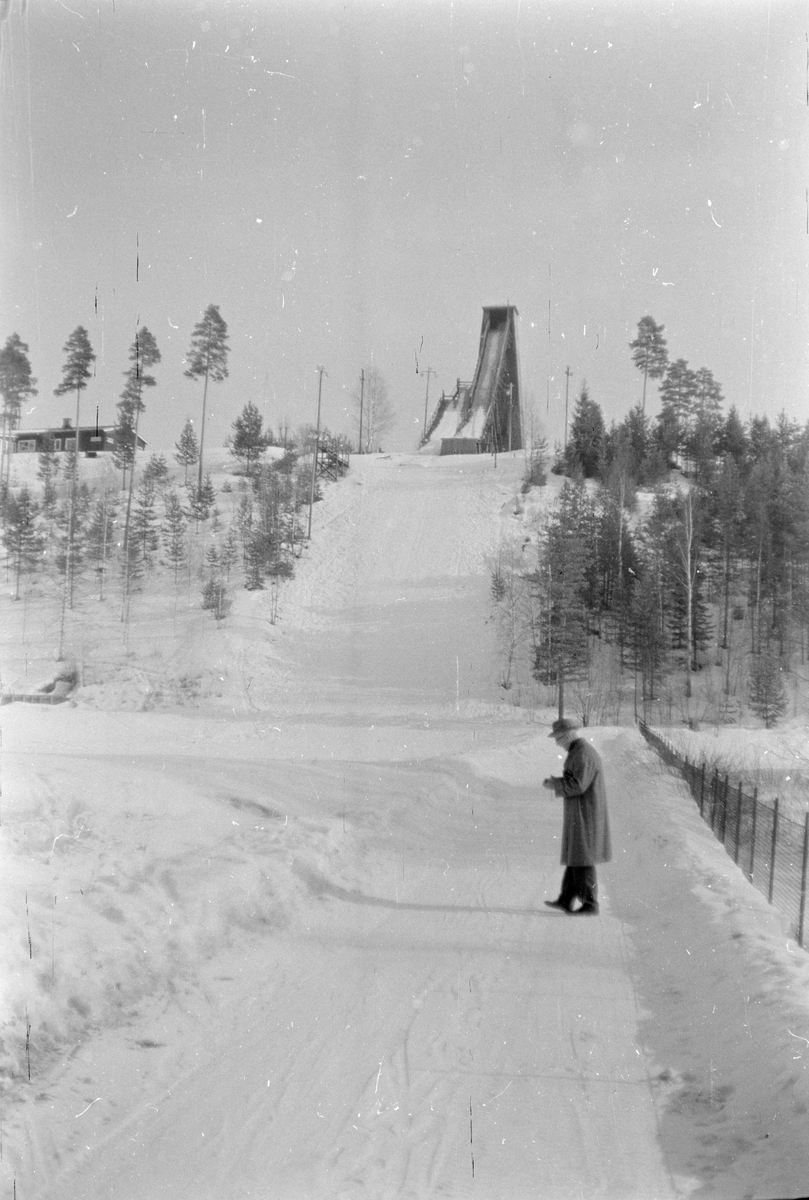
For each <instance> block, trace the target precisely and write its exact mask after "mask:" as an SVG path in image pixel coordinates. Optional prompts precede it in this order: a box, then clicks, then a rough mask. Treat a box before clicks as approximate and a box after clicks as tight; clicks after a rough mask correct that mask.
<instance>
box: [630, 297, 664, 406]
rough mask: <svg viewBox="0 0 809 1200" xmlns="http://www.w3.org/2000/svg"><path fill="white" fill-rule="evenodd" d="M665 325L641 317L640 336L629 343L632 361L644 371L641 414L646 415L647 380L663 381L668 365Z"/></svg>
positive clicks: (649, 318)
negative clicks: (664, 333) (664, 335)
mask: <svg viewBox="0 0 809 1200" xmlns="http://www.w3.org/2000/svg"><path fill="white" fill-rule="evenodd" d="M665 328H666V327H665V325H658V324H656V322H655V320H654V318H653V317H641V319H640V321H638V336H637V337H636V338H635V340H634V342H630V343H629V348H630V350H631V351H632V361H633V363H634V364H635V366H636V367H637V368H638V370H639V371H643V399H642V401H641V406H640V407H641V412H642V413H643V414H644V416H645V414H646V380H647V379H661V378H662V377H663V373H664V372H665V370H666V366H667V365H668V360H669V359H668V351H667V349H666V339H665V338H664V337H663V332H664V330H665Z"/></svg>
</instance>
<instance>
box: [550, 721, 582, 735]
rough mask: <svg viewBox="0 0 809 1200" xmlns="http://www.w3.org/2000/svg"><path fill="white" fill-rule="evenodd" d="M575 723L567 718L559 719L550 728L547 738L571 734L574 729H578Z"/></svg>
mask: <svg viewBox="0 0 809 1200" xmlns="http://www.w3.org/2000/svg"><path fill="white" fill-rule="evenodd" d="M578 728H579V727H578V725H577V724H576V722H575V721H571V720H569V718H568V717H559V718H558V720H556V721H554V723H553V725H552V726H551V731H550V733H549V734H548V737H552V738H557V737H559V735H560V734H562V733H572V732H573V730H574V729H578Z"/></svg>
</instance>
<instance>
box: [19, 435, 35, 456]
mask: <svg viewBox="0 0 809 1200" xmlns="http://www.w3.org/2000/svg"><path fill="white" fill-rule="evenodd" d="M36 448H37V442H36V438H20V440H19V441H18V442H17V449H18V450H20V451H22V452H26V451H27V452H29V453H30V452H31V451H34V450H36Z"/></svg>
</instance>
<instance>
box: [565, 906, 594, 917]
mask: <svg viewBox="0 0 809 1200" xmlns="http://www.w3.org/2000/svg"><path fill="white" fill-rule="evenodd" d="M570 915H571V917H597V916H598V905H597V904H582V906H581V908H577V909H575V911H574V910H571V911H570Z"/></svg>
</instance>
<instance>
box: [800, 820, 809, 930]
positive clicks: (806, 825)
mask: <svg viewBox="0 0 809 1200" xmlns="http://www.w3.org/2000/svg"><path fill="white" fill-rule="evenodd" d="M807 862H809V812H807V813H805V814H804V818H803V863H802V864H801V907H800V910H799V912H798V945H799V946H802V945H803V928H804V924H803V923H804V917H805V914H806V869H807Z"/></svg>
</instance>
